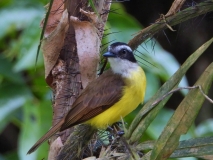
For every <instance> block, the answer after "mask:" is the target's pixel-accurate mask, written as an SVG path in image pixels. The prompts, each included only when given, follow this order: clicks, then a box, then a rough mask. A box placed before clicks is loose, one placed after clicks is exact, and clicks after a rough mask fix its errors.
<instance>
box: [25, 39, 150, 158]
mask: <svg viewBox="0 0 213 160" xmlns="http://www.w3.org/2000/svg"><path fill="white" fill-rule="evenodd" d="M103 56H104V57H107V58H108V61H109V63H110V66H111V69H109V70H108V71H106V72H104V73H103V74H102V75H101V76H100V77H98V78H97V79H96V80H94V81H92V82H90V83H89V84H88V85H87V87H86V88H85V89H84V90H83V91H82V93H81V94H80V95H79V96H78V98H77V99H76V101H75V102H74V103H73V105H72V107H71V109H70V111H69V112H68V113H67V115H66V116H65V117H64V118H63V119H62V120H61V121H59V123H58V124H56V125H55V126H53V127H52V128H51V129H50V130H49V131H48V132H47V133H46V134H45V135H44V136H43V137H41V138H40V139H39V140H38V141H37V142H36V143H35V144H34V145H33V146H32V148H31V149H30V150H29V151H28V154H30V153H32V152H33V151H35V150H36V149H37V148H38V147H39V146H40V145H41V144H42V143H43V142H44V141H46V140H48V139H49V138H50V137H51V136H53V135H54V134H55V133H57V132H60V131H63V130H65V129H67V128H70V127H73V126H75V125H77V124H80V123H86V124H89V125H91V126H93V127H95V128H98V129H104V128H106V127H107V126H110V125H112V124H113V123H115V122H116V121H119V120H120V119H121V118H122V117H125V116H126V115H127V114H129V113H130V112H132V111H133V110H134V109H135V108H137V106H138V105H139V104H140V103H142V102H143V100H144V94H145V89H146V77H145V74H144V71H143V69H142V68H141V67H140V66H139V65H138V64H137V61H136V59H135V57H134V55H133V52H132V49H131V48H130V47H129V46H128V45H127V44H125V43H121V42H116V43H113V44H111V45H110V46H109V47H108V52H106V53H105V54H103Z"/></svg>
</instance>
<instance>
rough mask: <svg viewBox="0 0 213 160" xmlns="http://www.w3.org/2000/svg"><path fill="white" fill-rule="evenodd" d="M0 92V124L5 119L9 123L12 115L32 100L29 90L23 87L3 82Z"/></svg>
mask: <svg viewBox="0 0 213 160" xmlns="http://www.w3.org/2000/svg"><path fill="white" fill-rule="evenodd" d="M11 86H12V87H11ZM0 90H1V92H0V122H3V121H4V120H5V118H7V121H9V119H10V118H11V117H12V115H13V114H12V113H13V112H14V111H15V110H17V109H18V108H20V107H21V106H22V105H23V104H24V103H25V102H26V100H29V99H31V98H32V97H31V96H32V95H31V92H30V90H29V89H28V88H27V87H26V86H24V85H20V84H14V83H9V82H8V83H6V82H5V83H4V84H2V85H1V86H0ZM9 117H10V118H9ZM0 129H2V128H0Z"/></svg>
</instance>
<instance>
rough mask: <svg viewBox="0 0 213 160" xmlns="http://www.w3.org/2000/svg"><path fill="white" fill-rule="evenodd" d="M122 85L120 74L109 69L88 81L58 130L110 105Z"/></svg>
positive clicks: (117, 97)
mask: <svg viewBox="0 0 213 160" xmlns="http://www.w3.org/2000/svg"><path fill="white" fill-rule="evenodd" d="M123 86H124V81H123V80H122V78H121V76H120V75H117V74H113V73H112V71H111V70H109V71H107V72H105V73H104V74H103V75H101V76H100V77H99V78H97V79H96V80H94V81H92V82H91V83H89V84H88V87H86V88H85V90H84V91H83V92H82V93H81V94H80V96H79V97H78V98H77V99H76V101H75V102H74V104H73V106H72V109H71V110H70V111H69V112H68V114H67V115H66V117H65V119H64V123H63V125H62V126H61V129H60V131H62V130H65V129H67V128H69V127H71V126H74V125H76V124H79V123H82V122H85V121H87V120H88V119H91V118H93V117H95V116H96V115H98V114H100V113H102V112H103V111H105V110H106V109H108V108H109V107H111V106H112V105H113V104H114V103H116V102H117V101H118V100H119V99H120V98H121V96H122V90H123Z"/></svg>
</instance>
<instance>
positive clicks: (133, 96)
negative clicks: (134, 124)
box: [86, 67, 146, 128]
mask: <svg viewBox="0 0 213 160" xmlns="http://www.w3.org/2000/svg"><path fill="white" fill-rule="evenodd" d="M130 77H131V79H130V78H126V79H125V84H126V86H125V87H124V90H123V95H124V96H122V98H121V99H120V101H118V102H117V103H115V104H114V105H113V106H112V107H110V108H109V109H107V110H106V111H104V112H103V113H101V114H99V115H97V116H95V117H94V118H92V119H90V120H88V121H87V122H86V123H88V124H90V125H91V126H94V127H96V128H106V127H107V126H108V125H112V124H113V123H115V122H117V121H119V120H121V117H125V116H126V115H127V114H129V113H130V112H132V111H133V110H134V109H136V108H137V106H138V105H139V104H140V103H141V102H143V100H144V95H145V90H146V77H145V74H144V71H143V70H142V69H141V68H140V67H138V70H137V71H135V72H133V73H132V74H131V76H130Z"/></svg>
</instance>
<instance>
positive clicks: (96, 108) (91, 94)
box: [27, 71, 124, 154]
mask: <svg viewBox="0 0 213 160" xmlns="http://www.w3.org/2000/svg"><path fill="white" fill-rule="evenodd" d="M123 86H124V82H123V81H122V78H121V77H120V76H119V75H115V74H112V71H107V72H105V73H104V74H103V75H101V76H100V77H99V78H98V79H96V80H95V81H93V82H91V83H90V84H89V85H88V87H86V88H85V90H84V91H83V92H82V93H81V95H80V96H79V97H78V98H77V99H76V101H75V102H74V104H73V106H72V109H71V110H70V111H69V112H68V114H67V115H66V116H65V118H63V119H62V120H61V121H60V122H59V123H58V124H56V125H55V126H53V127H52V128H51V129H50V130H49V131H48V132H47V133H46V134H45V135H44V136H42V137H41V138H40V139H39V140H38V141H37V142H36V143H35V144H34V145H33V146H32V147H31V148H30V150H29V151H28V152H27V154H30V153H32V152H33V151H35V150H36V149H37V148H38V147H39V146H40V145H41V144H42V143H43V142H44V141H46V140H47V139H49V138H50V137H51V136H52V135H54V134H55V133H56V132H58V131H62V130H65V129H67V128H69V127H71V126H74V125H76V124H79V123H82V122H85V121H86V120H88V119H90V118H93V117H95V116H96V115H98V114H100V113H101V112H103V111H105V110H106V109H107V108H109V107H110V106H112V105H113V104H114V103H116V102H117V101H118V100H119V99H120V98H121V95H122V89H123Z"/></svg>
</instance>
